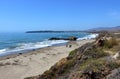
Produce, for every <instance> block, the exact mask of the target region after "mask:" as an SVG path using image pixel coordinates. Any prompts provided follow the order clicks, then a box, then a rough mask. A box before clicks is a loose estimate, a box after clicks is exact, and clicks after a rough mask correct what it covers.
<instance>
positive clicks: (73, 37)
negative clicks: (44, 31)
mask: <svg viewBox="0 0 120 79" xmlns="http://www.w3.org/2000/svg"><path fill="white" fill-rule="evenodd" d="M49 40H70V41H75V40H77V37H75V36H71V37H69V38H57V37H52V38H50V39H49Z"/></svg>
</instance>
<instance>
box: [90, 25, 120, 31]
mask: <svg viewBox="0 0 120 79" xmlns="http://www.w3.org/2000/svg"><path fill="white" fill-rule="evenodd" d="M88 31H94V32H95V31H110V32H120V26H116V27H99V28H93V29H89V30H88Z"/></svg>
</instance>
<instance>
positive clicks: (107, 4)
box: [0, 0, 120, 32]
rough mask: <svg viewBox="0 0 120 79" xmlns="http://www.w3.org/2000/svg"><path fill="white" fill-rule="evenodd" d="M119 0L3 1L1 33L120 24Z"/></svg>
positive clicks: (85, 28) (0, 8) (83, 28)
mask: <svg viewBox="0 0 120 79" xmlns="http://www.w3.org/2000/svg"><path fill="white" fill-rule="evenodd" d="M119 3H120V1H119V0H91V1H89V0H34V1H33V0H2V1H0V32H25V31H34V30H58V31H59V30H63V31H65V30H87V29H91V28H97V27H114V26H119V25H120V23H119V20H120V8H119V7H120V5H119Z"/></svg>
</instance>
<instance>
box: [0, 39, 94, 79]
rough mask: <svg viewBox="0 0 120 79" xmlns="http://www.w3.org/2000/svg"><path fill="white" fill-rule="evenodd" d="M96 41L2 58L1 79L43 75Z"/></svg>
mask: <svg viewBox="0 0 120 79" xmlns="http://www.w3.org/2000/svg"><path fill="white" fill-rule="evenodd" d="M93 41H94V40H92V39H91V40H82V41H76V42H71V44H72V47H71V48H69V47H66V46H52V47H46V48H42V49H39V50H35V51H31V52H29V53H25V54H22V55H17V56H16V55H11V56H7V57H2V58H1V57H0V79H24V78H25V77H30V76H35V75H39V74H42V73H43V72H44V71H46V70H48V69H49V68H50V67H51V66H52V65H54V64H55V63H56V62H58V61H59V60H60V59H62V58H64V57H67V56H68V54H69V52H70V51H72V50H74V49H76V48H78V47H80V46H81V45H83V44H85V43H88V42H93Z"/></svg>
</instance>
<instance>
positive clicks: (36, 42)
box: [0, 32, 94, 56]
mask: <svg viewBox="0 0 120 79" xmlns="http://www.w3.org/2000/svg"><path fill="white" fill-rule="evenodd" d="M92 35H93V34H89V33H80V32H79V33H78V32H76V33H0V56H1V55H6V54H12V53H13V52H14V53H16V52H20V51H24V50H31V49H38V48H43V47H47V46H52V45H54V44H60V43H66V42H68V41H64V40H58V41H55V40H53V41H49V40H48V39H49V38H51V37H63V38H64V37H65V38H67V37H70V36H76V37H78V38H79V40H81V39H83V38H93V37H94V36H92Z"/></svg>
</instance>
